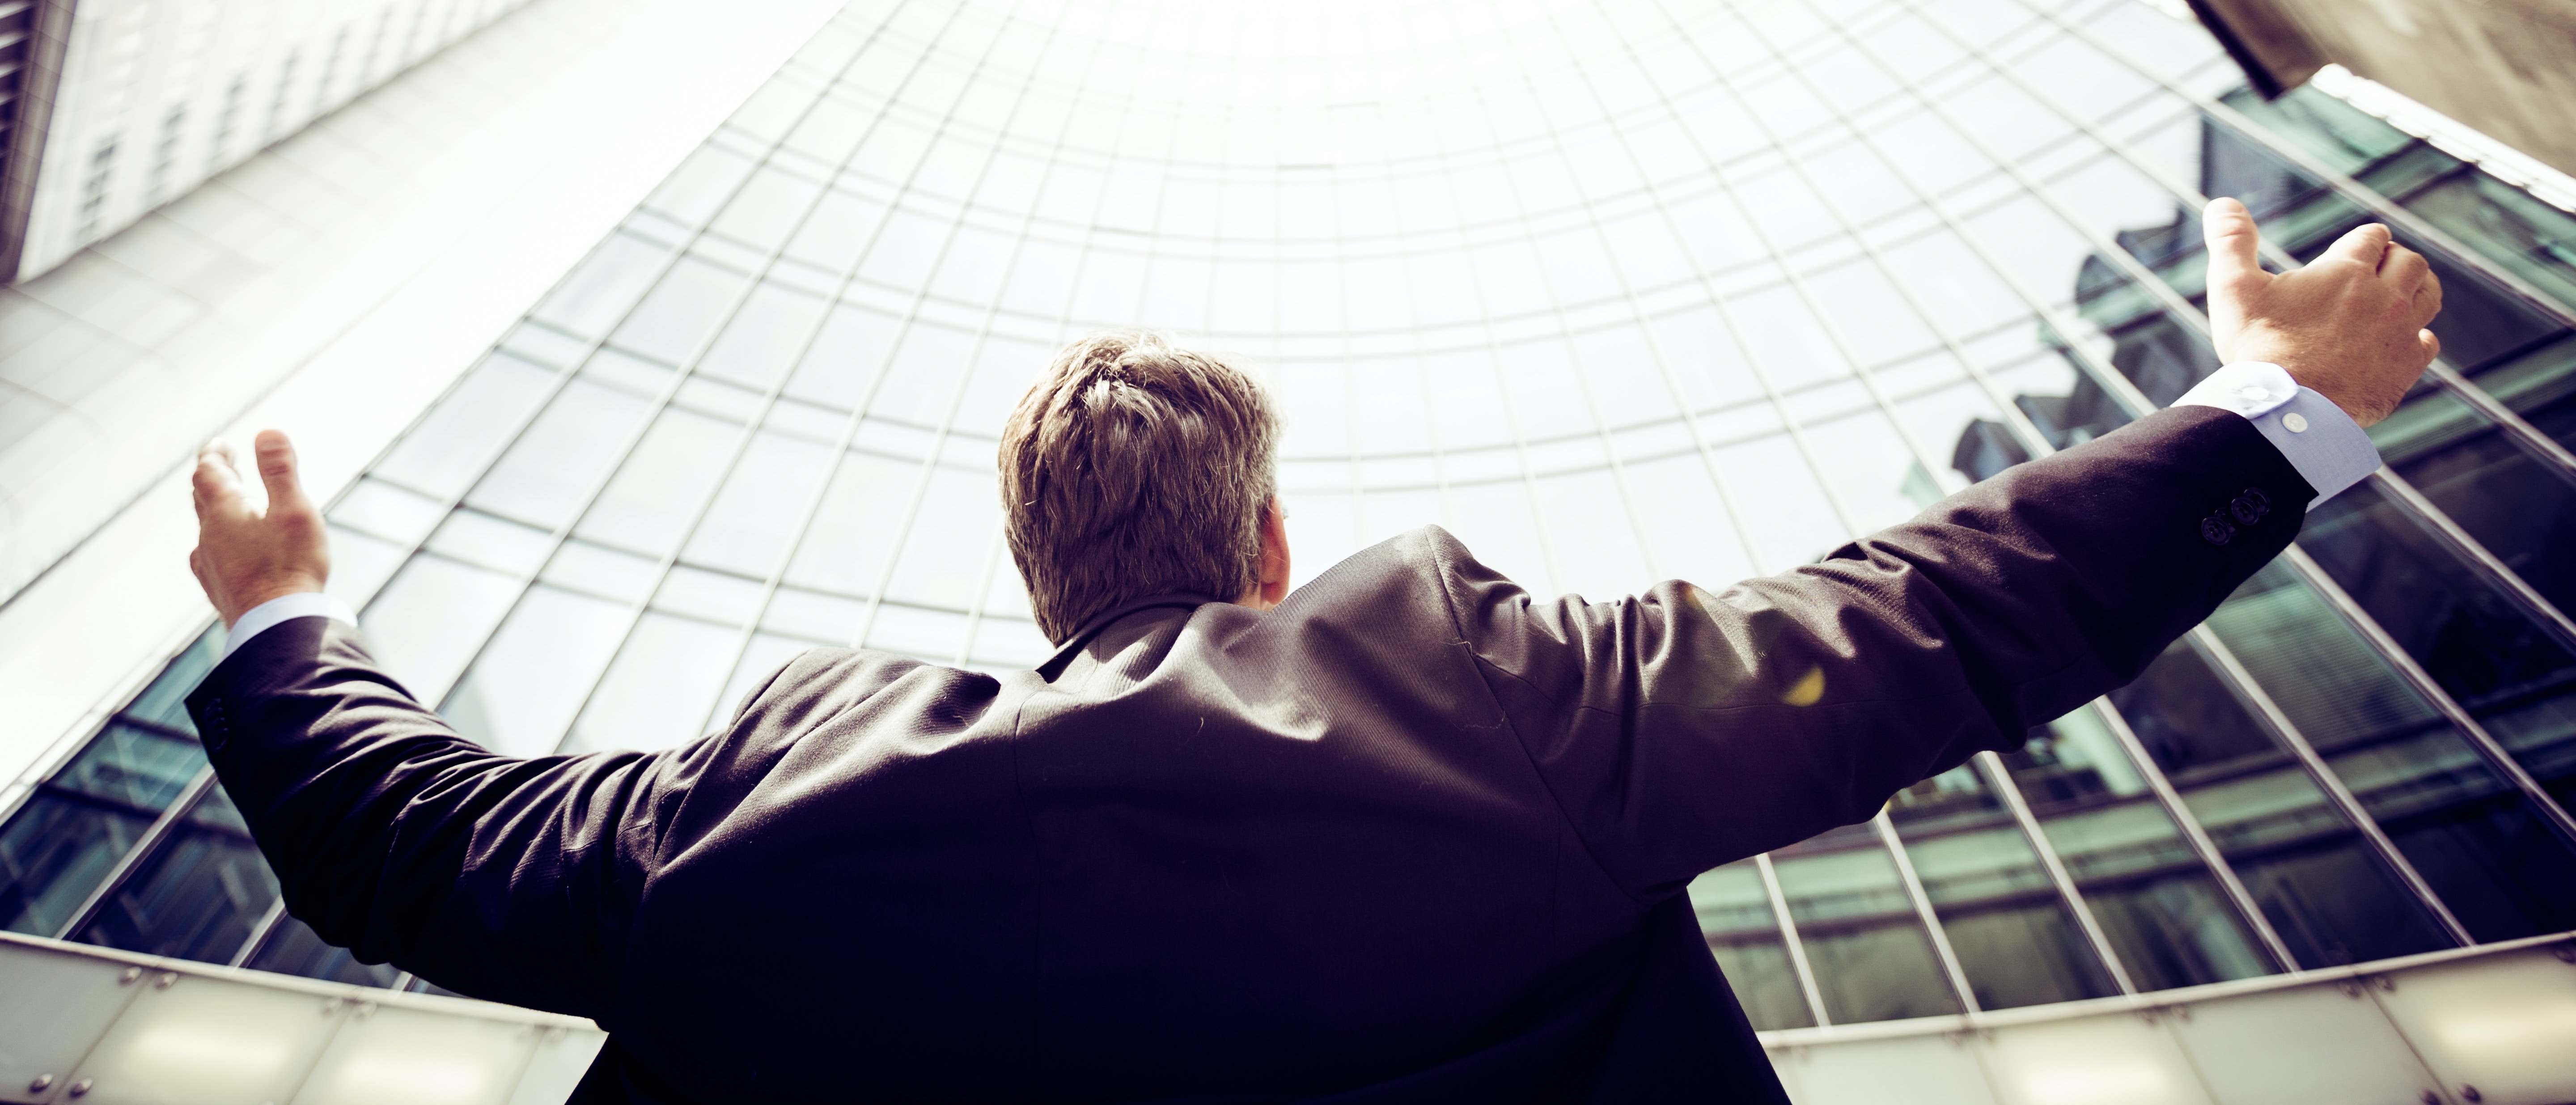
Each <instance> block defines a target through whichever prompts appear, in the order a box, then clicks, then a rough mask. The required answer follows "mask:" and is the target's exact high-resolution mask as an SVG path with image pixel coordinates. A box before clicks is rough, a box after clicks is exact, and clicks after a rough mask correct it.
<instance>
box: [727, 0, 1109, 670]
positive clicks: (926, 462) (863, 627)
mask: <svg viewBox="0 0 2576 1105" xmlns="http://www.w3.org/2000/svg"><path fill="white" fill-rule="evenodd" d="M1021 2H1022V0H1013V3H1012V6H1011V9H1010V12H1009V13H1008V14H1006V15H1005V16H1004V17H1003V19H1004V25H1005V27H1006V28H1007V26H1008V23H1009V20H1010V19H1011V18H1012V17H1013V16H1016V15H1017V14H1018V12H1019V5H1020V3H1021ZM963 9H964V5H963V4H961V5H960V8H959V10H961V11H962V10H963ZM1001 43H1002V34H1001V33H996V34H995V35H994V36H993V41H992V42H991V43H990V44H989V45H988V46H987V47H986V49H985V53H984V56H982V57H980V58H978V59H976V63H975V68H974V70H973V71H972V72H971V73H970V74H969V76H968V82H969V84H971V83H972V82H973V79H974V74H980V73H982V72H983V69H984V66H985V65H987V64H989V63H990V62H991V61H992V55H993V51H995V50H998V49H1000V48H1001ZM1053 43H1054V40H1053V38H1052V37H1050V38H1049V39H1048V43H1047V44H1048V45H1050V46H1052V45H1053ZM1038 72H1039V67H1036V66H1032V67H1031V68H1030V69H1029V72H1028V75H1027V76H1026V77H1025V78H1023V79H1022V81H1021V83H1020V93H1019V96H1017V97H1016V98H1014V99H1013V100H1012V101H1011V107H1012V112H1013V114H1014V115H1015V116H1016V114H1017V113H1018V110H1019V105H1020V104H1022V103H1025V102H1026V101H1027V99H1028V95H1029V91H1030V90H1031V89H1033V88H1035V87H1036V86H1037V74H1038ZM964 102H965V97H964V96H963V95H962V94H961V95H960V96H959V97H958V99H957V100H956V101H954V102H952V103H951V104H950V105H949V112H948V114H947V115H946V116H944V117H942V118H941V119H940V121H939V126H938V128H937V129H936V130H935V131H933V133H932V142H933V143H934V145H933V146H932V147H930V150H936V148H937V147H936V142H937V141H938V139H939V138H940V137H942V136H945V135H946V134H947V133H948V128H949V127H950V126H952V125H954V124H955V123H956V119H957V113H956V104H959V103H964ZM1008 126H1009V124H1008V122H1007V121H1005V123H1004V127H1005V130H1007V128H1008ZM1001 152H1002V146H1001V143H1000V142H998V141H997V142H995V143H994V144H993V147H992V149H990V150H988V151H987V152H986V153H985V155H984V164H983V166H982V167H981V168H979V169H977V170H976V172H975V183H974V184H973V185H972V186H970V187H969V188H968V189H967V197H966V201H965V202H963V203H961V204H960V205H959V209H958V212H957V218H956V220H955V221H953V222H951V223H949V224H948V231H947V234H946V236H945V237H943V238H941V239H940V242H939V252H938V254H937V255H936V256H934V257H933V258H932V259H931V263H930V267H929V269H928V270H927V271H928V274H929V275H926V276H924V277H923V278H922V280H923V283H922V286H921V288H920V289H919V290H918V291H916V292H915V293H914V295H913V300H912V310H911V312H910V314H909V315H908V316H907V317H906V318H905V319H904V324H903V332H904V335H903V336H904V337H909V336H910V334H911V331H912V328H913V327H915V326H918V325H920V324H921V308H922V305H923V304H924V303H925V302H927V301H928V300H929V298H930V284H929V281H931V280H933V279H936V278H937V275H938V273H939V270H940V268H941V267H942V266H944V265H946V264H947V262H948V255H949V251H951V250H953V249H955V248H956V245H957V237H958V235H959V234H960V233H962V232H963V231H964V230H965V227H966V212H967V210H968V209H969V208H970V207H971V206H972V201H973V198H974V195H975V193H976V192H978V191H980V190H981V189H982V187H983V183H984V180H985V179H986V178H987V177H988V176H990V175H991V173H992V171H993V165H994V163H995V162H996V161H998V160H1000V158H1001ZM928 163H929V152H927V151H926V152H925V153H924V154H923V156H922V160H921V161H919V162H916V163H915V164H914V167H913V172H912V174H911V175H910V176H907V177H906V178H905V179H904V183H903V187H902V189H901V190H899V191H898V192H897V193H896V197H895V198H896V202H897V203H900V202H901V201H902V199H903V197H904V196H907V195H909V194H911V192H912V190H913V188H914V185H915V184H916V182H917V181H918V180H919V179H920V171H921V167H922V166H924V165H927V164H928ZM1107 201H1108V189H1107V188H1103V189H1101V200H1100V202H1102V203H1104V204H1105V203H1107ZM1034 214H1035V212H1034V211H1032V216H1034ZM1093 221H1094V222H1095V223H1096V222H1098V217H1097V214H1096V213H1095V215H1094V218H1093ZM1027 241H1028V227H1027V225H1026V224H1023V225H1022V227H1021V231H1020V239H1019V240H1018V241H1017V242H1014V243H1013V244H1012V247H1011V248H1012V258H1013V260H1014V261H1016V260H1017V259H1018V255H1019V249H1020V247H1021V246H1023V245H1025V244H1027ZM1079 286H1080V282H1079V281H1077V282H1076V287H1077V288H1078V287H1079ZM995 294H996V297H997V298H996V300H995V302H994V303H993V304H992V305H990V306H989V307H987V308H986V309H985V311H984V318H983V321H982V322H981V323H980V324H979V325H978V326H977V327H976V330H975V337H974V340H973V341H971V342H969V343H968V344H967V348H966V353H965V363H964V364H961V365H959V366H958V371H957V383H956V385H955V387H953V388H952V389H951V390H950V391H949V393H948V409H947V411H946V412H945V413H944V414H943V415H942V416H941V418H940V420H939V428H938V429H937V430H935V431H933V432H932V434H931V437H930V444H929V446H928V447H927V448H925V449H924V450H923V456H922V461H921V470H920V471H919V472H917V473H915V474H914V475H913V481H912V490H911V492H910V494H909V495H907V496H906V497H905V500H904V507H903V513H902V515H901V516H899V517H897V518H896V519H895V525H894V535H893V538H892V539H891V540H890V541H888V542H887V544H886V557H885V563H884V564H881V565H879V566H878V567H877V578H876V582H875V584H874V586H872V587H870V588H869V590H868V596H867V607H866V608H865V610H864V611H862V612H861V613H860V615H859V625H858V628H857V629H856V630H854V631H853V632H852V633H851V634H850V647H852V648H857V647H859V646H860V645H861V644H863V643H865V642H866V641H867V638H868V634H869V632H870V631H872V630H873V629H875V627H876V622H877V613H878V612H879V611H881V610H883V609H885V594H886V589H887V588H889V587H892V586H893V585H894V573H895V569H897V568H899V567H901V566H902V565H903V557H904V546H906V545H907V544H909V543H910V542H911V540H912V527H913V523H914V522H915V521H916V520H918V519H919V518H920V516H921V504H922V502H923V500H925V499H926V498H927V497H928V496H929V494H930V485H931V482H932V481H933V480H935V479H936V478H937V477H938V475H939V464H940V454H941V453H943V452H945V451H946V450H947V446H948V438H949V435H950V434H951V433H952V432H953V431H954V429H955V427H956V423H957V413H958V412H959V411H960V410H962V409H963V408H964V407H965V404H966V391H967V389H968V388H969V387H970V386H972V385H973V383H974V376H975V364H976V362H977V361H978V360H980V359H981V357H982V354H983V350H984V345H985V343H986V342H988V341H990V340H992V334H993V323H994V320H995V319H997V318H998V317H1000V314H1001V303H1000V301H999V298H998V296H999V294H1000V293H998V292H997V293H995ZM902 348H903V339H902V338H900V337H899V338H897V339H896V342H895V344H894V345H893V346H892V347H890V349H889V350H888V356H889V357H890V358H891V357H892V356H893V355H894V354H897V353H900V352H901V351H902ZM900 367H901V366H899V365H896V364H894V363H893V362H892V361H891V360H889V361H888V362H887V365H886V369H885V371H884V372H882V373H879V385H878V386H882V382H883V378H884V377H886V376H888V375H891V374H892V373H894V372H895V371H897V370H898V369H899V368H900ZM875 401H876V395H875V389H874V388H871V389H870V393H869V396H868V401H867V403H862V404H860V405H859V406H858V407H856V408H854V409H853V410H852V411H851V413H850V425H849V429H850V431H851V432H852V433H853V434H855V433H856V432H857V430H858V427H859V423H860V421H861V420H862V419H863V418H864V417H865V415H866V411H867V407H868V406H869V405H871V404H873V403H875ZM780 574H781V575H783V574H784V573H783V571H782V572H781V573H780ZM968 601H969V602H970V603H975V602H980V601H982V598H981V596H980V595H979V596H976V597H974V598H971V599H969V600H968ZM764 605H765V604H764ZM747 628H756V626H755V627H747ZM749 640H750V637H749V636H748V634H747V633H746V635H745V637H744V641H745V642H746V644H747V643H748V642H749ZM717 705H719V706H721V705H722V704H721V703H718V704H717Z"/></svg>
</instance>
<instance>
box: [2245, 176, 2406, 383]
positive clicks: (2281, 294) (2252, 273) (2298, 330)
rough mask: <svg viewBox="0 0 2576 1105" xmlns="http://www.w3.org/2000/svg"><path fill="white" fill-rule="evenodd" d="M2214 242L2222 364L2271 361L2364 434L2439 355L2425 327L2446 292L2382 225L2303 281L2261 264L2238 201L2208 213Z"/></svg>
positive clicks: (2357, 234)
mask: <svg viewBox="0 0 2576 1105" xmlns="http://www.w3.org/2000/svg"><path fill="white" fill-rule="evenodd" d="M2201 227H2202V230H2203V231H2204V232H2205V233H2206V234H2207V235H2208V238H2209V329H2210V335H2209V336H2210V340H2211V342H2212V344H2214V345H2216V346H2217V347H2218V359H2219V362H2220V363H2221V364H2235V363H2238V362H2241V361H2270V362H2271V363H2273V364H2276V365H2279V366H2281V367H2282V368H2284V369H2287V370H2289V373H2290V377H2291V378H2292V379H2294V380H2297V381H2298V382H2299V384H2300V386H2302V387H2307V388H2313V389H2315V391H2316V392H2317V393H2318V394H2320V395H2323V396H2325V397H2326V398H2327V399H2330V400H2332V401H2333V402H2334V404H2335V405H2336V406H2338V407H2342V408H2343V410H2344V413H2345V414H2349V415H2351V416H2352V420H2353V421H2355V422H2358V423H2360V424H2362V425H2364V426H2368V425H2370V424H2371V423H2374V422H2377V421H2379V420H2380V419H2383V418H2386V417H2388V412H2390V411H2393V410H2396V409H2397V404H2398V402H2399V401H2400V400H2402V399H2404V398H2405V397H2406V389H2407V388H2410V387H2413V386H2414V384H2415V379H2416V377H2419V376H2422V375H2423V374H2424V367H2425V366H2426V365H2429V364H2431V363H2433V356H2434V354H2437V353H2440V352H2441V351H2442V342H2441V339H2439V338H2436V337H2434V336H2433V332H2432V331H2430V330H2427V329H2424V325H2425V324H2426V323H2429V322H2431V321H2433V316H2434V315H2436V314H2439V313H2441V310H2442V282H2441V280H2439V279H2438V278H2436V277H2435V276H2434V275H2433V269H2432V266H2430V265H2428V264H2426V263H2425V261H2424V257H2423V255H2422V254H2419V253H2416V252H2415V251H2414V250H2411V249H2408V248H2406V247H2405V246H2401V245H2398V244H2397V243H2395V242H2393V241H2390V240H2389V237H2388V228H2387V227H2385V226H2382V225H2380V224H2378V223H2371V224H2369V225H2367V226H2362V227H2357V228H2355V229H2354V230H2353V231H2352V232H2351V233H2349V234H2346V235H2344V236H2343V237H2341V238H2338V239H2336V240H2335V244H2333V245H2332V246H2328V247H2327V248H2326V251H2325V253H2324V255H2322V256H2320V257H2318V258H2317V259H2316V260H2314V261H2312V262H2309V263H2308V265H2307V267H2305V268H2302V269H2300V270H2298V271H2296V272H2289V273H2282V274H2280V275H2277V276H2276V275H2274V274H2272V273H2268V272H2265V271H2263V266H2262V265H2261V264H2260V263H2259V262H2258V261H2257V259H2256V254H2255V248H2254V247H2255V243H2256V242H2257V241H2258V240H2259V239H2258V238H2257V236H2256V231H2255V229H2254V215H2253V213H2252V212H2249V211H2247V210H2246V209H2245V205H2244V204H2242V203H2238V202H2236V201H2235V200H2232V199H2224V198H2222V199H2214V200H2211V201H2209V207H2208V209H2207V210H2205V211H2203V212H2201Z"/></svg>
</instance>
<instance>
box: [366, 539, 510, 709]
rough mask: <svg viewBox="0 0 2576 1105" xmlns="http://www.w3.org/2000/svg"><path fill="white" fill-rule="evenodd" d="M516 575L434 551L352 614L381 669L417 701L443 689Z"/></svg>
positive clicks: (487, 627)
mask: <svg viewBox="0 0 2576 1105" xmlns="http://www.w3.org/2000/svg"><path fill="white" fill-rule="evenodd" d="M521 582H522V581H521V580H519V579H517V578H515V577H512V576H507V575H503V574H501V573H499V572H495V571H490V570H488V569H484V568H477V567H474V566H472V565H470V564H466V563H463V562H462V561H456V560H450V559H448V558H446V557H443V556H439V555H436V554H434V553H423V554H420V555H418V556H414V557H412V558H411V562H410V563H408V564H405V565H403V568H402V571H401V572H399V573H397V574H396V575H395V576H394V580H393V582H391V583H388V584H386V585H385V590H384V593H383V594H380V595H378V596H376V601H374V602H372V603H369V604H367V609H366V610H365V611H364V612H362V613H361V614H360V615H359V617H358V627H359V628H360V629H362V630H364V631H365V632H366V635H367V647H368V649H369V650H370V651H372V652H373V653H375V657H376V660H377V661H378V662H379V663H382V664H383V665H384V666H385V671H386V672H387V673H389V674H391V675H392V676H393V677H394V678H396V679H399V680H401V681H402V684H403V686H404V687H405V688H407V689H409V690H410V691H411V693H412V694H413V695H415V696H418V698H419V700H420V701H422V702H436V701H438V700H439V699H441V698H444V697H446V695H447V688H448V687H449V686H450V685H452V684H453V683H454V682H455V681H456V676H457V674H458V673H460V672H462V671H463V670H464V669H465V665H466V663H467V662H468V661H470V660H472V659H473V658H474V650H475V649H476V648H477V647H479V646H481V645H482V643H483V638H484V636H485V635H486V634H489V633H490V632H491V631H492V627H493V626H494V625H496V624H498V623H499V622H500V620H501V615H502V614H503V613H504V612H506V611H507V610H509V608H510V601H511V600H512V599H515V598H517V597H518V595H519V587H520V584H521Z"/></svg>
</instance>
